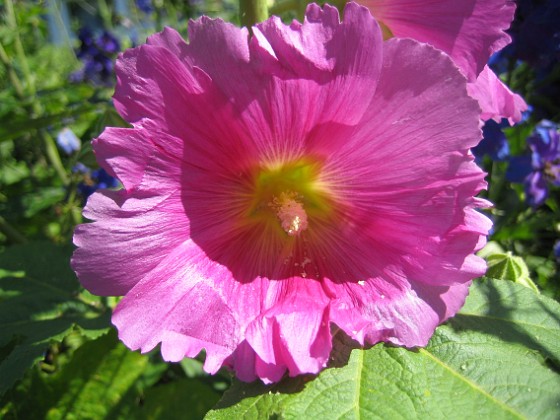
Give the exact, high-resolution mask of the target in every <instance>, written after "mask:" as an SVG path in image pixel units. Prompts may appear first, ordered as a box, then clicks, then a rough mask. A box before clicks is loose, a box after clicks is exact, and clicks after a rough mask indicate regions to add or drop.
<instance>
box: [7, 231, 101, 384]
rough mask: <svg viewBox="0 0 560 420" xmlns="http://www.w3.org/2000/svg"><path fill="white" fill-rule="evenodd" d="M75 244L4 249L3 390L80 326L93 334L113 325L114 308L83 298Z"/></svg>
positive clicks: (19, 246) (83, 331)
mask: <svg viewBox="0 0 560 420" xmlns="http://www.w3.org/2000/svg"><path fill="white" fill-rule="evenodd" d="M71 252H72V249H71V247H69V246H67V247H57V246H54V245H52V244H49V243H36V242H35V243H29V244H26V245H18V246H13V247H9V248H7V249H6V251H5V252H4V253H2V254H0V268H1V269H2V270H3V271H2V273H3V275H2V276H0V302H1V304H0V354H1V355H2V356H3V357H2V359H1V361H0V395H2V394H3V393H4V392H5V391H6V390H7V389H9V388H10V387H11V386H12V385H13V384H14V382H15V381H17V380H18V379H20V378H21V377H22V376H23V374H24V373H25V371H26V370H27V369H28V368H30V367H31V366H32V365H33V364H34V363H35V362H36V361H38V360H40V359H42V358H43V357H44V352H45V351H46V350H47V349H48V347H49V345H50V343H51V342H55V341H57V342H60V341H61V340H62V339H63V338H64V337H66V336H67V335H68V334H69V333H70V332H71V331H73V330H74V329H75V328H77V329H79V330H80V331H81V332H82V333H83V334H84V335H86V336H88V337H89V338H96V337H98V336H100V335H102V334H105V333H106V332H107V331H108V330H109V313H108V311H106V310H104V308H103V307H102V306H101V305H95V304H92V303H86V302H84V301H82V300H81V299H80V289H81V287H80V284H79V283H78V280H77V279H76V276H75V275H74V273H73V272H72V270H71V269H70V266H69V261H70V254H71Z"/></svg>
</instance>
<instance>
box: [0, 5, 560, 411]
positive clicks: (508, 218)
mask: <svg viewBox="0 0 560 420" xmlns="http://www.w3.org/2000/svg"><path fill="white" fill-rule="evenodd" d="M555 3H556V2H554V1H520V2H519V4H518V11H517V16H516V20H515V22H514V24H513V25H512V29H511V33H512V35H513V37H514V43H513V44H512V46H510V47H508V48H506V49H505V50H504V51H503V52H502V53H500V54H499V55H497V56H495V57H493V58H492V60H491V65H492V66H493V68H494V69H495V71H496V72H497V73H499V74H500V76H501V77H502V79H503V80H505V81H507V83H508V84H509V85H510V86H511V87H512V89H513V90H515V91H517V92H519V93H521V94H522V95H524V97H525V98H526V99H527V101H528V103H529V104H530V105H531V110H530V112H528V113H526V115H525V119H524V121H523V122H522V123H520V124H518V125H516V126H514V127H509V126H507V125H506V124H504V123H502V124H501V125H498V124H496V126H497V128H496V127H491V125H492V124H487V126H488V127H485V131H484V134H485V139H484V140H483V142H482V143H481V146H479V147H478V148H477V149H475V150H474V153H475V155H476V156H477V159H478V161H479V163H480V164H481V165H482V166H483V167H484V168H485V169H486V171H487V172H488V181H489V188H488V191H487V193H486V194H487V196H488V198H489V199H490V200H491V201H492V202H493V203H495V206H494V208H493V209H491V210H490V213H489V215H490V216H491V217H492V218H493V220H494V222H495V226H494V230H493V232H492V236H491V240H492V241H491V242H490V244H489V246H487V247H486V248H485V249H484V250H483V251H482V252H481V255H483V256H484V257H485V258H486V259H487V260H488V264H489V270H488V272H487V277H486V278H484V279H479V280H476V281H475V283H474V285H473V287H472V290H471V294H470V296H469V298H468V300H467V303H466V305H465V307H464V308H463V309H462V310H461V312H460V314H458V315H457V316H456V317H455V318H453V319H451V320H450V321H449V322H447V323H446V324H445V325H442V326H440V327H439V328H438V329H437V331H436V333H435V335H434V336H433V337H432V339H431V341H430V343H429V344H428V346H427V347H426V348H423V349H412V350H406V349H402V348H394V347H390V346H387V345H384V344H379V345H377V346H374V347H372V348H370V349H367V350H361V349H357V348H356V346H355V343H352V342H350V341H349V340H348V339H347V338H346V337H344V336H343V334H342V333H337V334H336V335H335V350H334V351H333V355H332V360H331V362H330V366H329V368H328V369H326V370H325V371H323V372H322V373H321V374H320V375H318V376H317V377H312V376H300V377H297V378H285V379H284V380H283V381H282V382H280V383H279V384H276V385H274V386H265V385H263V384H262V383H260V382H256V383H253V384H244V383H241V382H238V381H236V380H232V377H231V375H230V374H229V373H228V372H226V371H221V372H219V373H218V374H217V375H215V376H212V377H211V376H208V375H206V374H205V373H204V372H203V371H202V364H201V360H203V355H201V356H200V357H199V358H198V359H197V360H191V359H186V360H183V361H182V362H181V363H178V364H168V363H165V362H163V361H162V360H161V357H160V355H159V353H158V351H154V352H152V353H149V354H146V355H140V354H138V353H135V352H131V351H129V350H128V349H126V348H125V347H124V346H123V345H122V344H121V343H120V342H119V341H118V339H117V337H116V332H115V331H114V329H113V328H112V327H111V324H110V313H111V310H112V308H113V307H114V306H115V304H116V302H117V299H116V298H101V297H96V296H93V295H91V294H90V293H88V292H87V291H85V290H83V288H81V286H80V285H79V283H78V281H77V279H76V277H75V275H74V273H73V272H72V271H71V269H70V267H69V264H68V261H69V258H70V255H71V252H72V246H71V236H72V231H73V228H74V226H75V225H76V224H77V223H81V222H82V217H81V208H82V206H83V204H84V203H85V200H86V199H87V197H88V195H89V194H91V193H92V192H93V191H94V190H95V189H97V188H114V187H118V184H117V182H116V180H114V179H112V178H111V177H109V176H108V175H107V174H106V173H104V172H103V171H102V170H100V169H99V168H98V167H97V165H96V163H95V158H94V156H93V153H92V151H91V146H90V143H89V141H90V139H92V138H94V137H95V136H97V135H98V134H99V133H100V132H101V131H102V129H103V127H105V126H125V125H126V124H125V123H124V122H123V121H122V120H121V118H120V117H119V115H118V114H117V113H116V112H115V110H114V108H113V106H112V103H111V95H112V91H113V87H114V75H113V62H114V59H115V57H116V55H117V53H118V51H120V50H123V49H124V48H127V47H130V46H134V45H137V44H139V43H142V42H143V41H144V39H145V37H146V36H147V35H148V34H150V33H153V32H155V31H156V30H159V29H161V28H162V26H163V25H164V24H168V25H171V26H174V27H175V28H177V29H179V30H180V32H182V33H183V34H186V28H187V25H188V19H189V18H194V17H197V16H199V15H201V14H208V15H211V16H219V17H222V18H224V19H226V20H229V21H232V22H234V23H239V20H238V11H237V5H236V3H234V2H232V1H229V0H209V1H191V2H185V1H173V0H165V1H163V0H154V1H139V0H138V1H135V2H133V1H128V0H115V1H113V2H110V1H105V0H98V1H94V0H80V1H62V0H48V1H44V2H33V1H18V2H14V1H13V0H4V1H0V13H1V19H2V20H1V25H0V418H6V419H16V418H48V419H59V418H96V419H97V418H123V419H124V418H127V419H129V418H141V419H144V418H150V419H151V418H165V419H168V418H181V419H184V418H187V419H189V418H193V419H196V418H202V417H204V416H205V415H206V416H207V417H208V418H210V419H223V418H228V419H229V418H251V419H252V418H301V417H302V416H304V417H308V418H402V417H405V418H417V417H420V418H426V417H433V418H481V416H482V417H483V418H492V419H494V418H495V419H499V418H538V419H546V418H550V419H555V418H560V375H559V372H560V305H559V304H558V299H559V298H560V278H559V277H560V274H559V270H558V261H559V259H560V242H558V238H559V229H560V208H559V204H558V203H559V201H558V196H559V194H558V187H557V185H558V184H559V182H556V181H555V180H554V179H553V178H552V179H551V178H550V174H549V173H547V172H546V171H552V174H553V175H554V173H559V172H558V171H559V169H558V168H559V167H560V156H556V157H555V159H556V160H554V159H553V158H551V159H548V158H545V156H542V155H540V156H535V150H534V148H531V144H532V143H531V141H533V140H529V141H528V139H531V138H535V136H538V135H539V133H540V132H542V129H543V127H545V128H546V127H552V129H556V130H557V129H558V125H557V124H558V123H559V122H560V104H559V103H558V97H559V92H560V89H559V88H560V64H559V55H560V46H559V44H558V40H559V39H560V32H559V31H560V30H559V28H558V24H557V22H558V19H560V16H559V14H560V10H559V9H560V7H558V6H557V5H555ZM304 8H305V3H304V2H298V1H295V2H294V1H286V2H277V3H274V4H272V5H271V11H272V13H276V14H281V15H282V17H283V18H285V19H287V20H289V19H291V18H293V17H298V16H301V15H302V11H303V10H304ZM539 19H540V20H539ZM534 25H538V26H539V28H540V29H541V30H540V31H537V32H538V34H541V35H542V33H544V34H545V38H544V41H543V40H540V41H539V39H536V40H535V39H533V38H531V37H535V36H536V35H535V33H537V32H535V31H534V30H533V31H531V28H532V27H534ZM547 25H548V26H547ZM547 31H548V32H547ZM555 31H556V32H555ZM532 34H533V35H532ZM550 40H552V41H551V42H548V41H550ZM554 40H555V41H554ZM535 45H537V47H535ZM539 130H541V131H539ZM539 159H540V160H539ZM547 159H548V160H547ZM528 161H529V162H531V161H532V162H533V166H531V165H527V162H528ZM534 162H537V163H539V162H540V163H539V164H542V169H539V168H541V167H540V166H538V165H537V166H535V164H534ZM539 170H542V174H540V175H543V176H544V175H547V174H548V175H547V176H549V177H548V178H546V180H547V183H546V189H545V191H544V198H542V196H543V191H542V190H540V191H535V190H534V189H531V186H530V185H528V183H527V179H528V178H527V177H528V176H538V175H539V173H538V171H539ZM554 171H556V172H554ZM531 174H533V175H531ZM558 181H560V180H558ZM537 193H540V195H539V197H541V198H542V199H541V198H538V199H537V198H535V197H537V195H536V194H537Z"/></svg>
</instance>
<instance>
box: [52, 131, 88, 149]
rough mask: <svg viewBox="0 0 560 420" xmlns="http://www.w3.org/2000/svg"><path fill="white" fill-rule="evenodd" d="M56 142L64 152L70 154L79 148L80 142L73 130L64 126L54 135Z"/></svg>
mask: <svg viewBox="0 0 560 420" xmlns="http://www.w3.org/2000/svg"><path fill="white" fill-rule="evenodd" d="M56 144H58V147H60V148H61V149H62V150H63V151H64V153H66V154H67V155H71V154H72V153H74V152H75V151H77V150H79V149H80V146H81V144H82V143H81V142H80V139H79V138H78V137H77V136H76V135H75V134H74V132H73V131H72V130H71V129H69V128H68V127H66V128H63V129H62V130H61V131H60V132H59V133H58V135H57V136H56Z"/></svg>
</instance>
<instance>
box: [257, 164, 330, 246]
mask: <svg viewBox="0 0 560 420" xmlns="http://www.w3.org/2000/svg"><path fill="white" fill-rule="evenodd" d="M320 169H321V164H320V163H319V162H316V161H311V160H304V159H301V160H298V161H295V162H291V163H282V164H277V165H267V166H265V167H259V168H258V169H257V170H255V172H254V174H253V176H252V179H253V182H252V186H251V201H250V204H249V206H248V212H247V213H246V216H247V217H248V218H249V220H252V221H253V222H256V223H265V224H267V225H268V226H271V225H272V226H276V228H277V230H278V231H279V232H282V233H283V234H284V235H286V234H287V235H288V236H291V237H294V236H298V235H300V234H301V233H302V232H303V231H305V230H306V229H307V228H308V227H309V223H310V219H313V218H315V217H325V216H326V215H327V214H328V213H329V212H330V210H331V207H332V205H331V203H330V200H329V198H328V194H327V193H326V191H325V187H324V186H323V185H322V183H321V181H320Z"/></svg>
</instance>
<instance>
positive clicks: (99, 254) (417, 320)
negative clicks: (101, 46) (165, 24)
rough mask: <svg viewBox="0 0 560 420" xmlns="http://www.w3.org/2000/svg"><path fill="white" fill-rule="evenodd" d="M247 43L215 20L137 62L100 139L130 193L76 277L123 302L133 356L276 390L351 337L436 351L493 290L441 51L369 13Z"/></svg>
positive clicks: (88, 237)
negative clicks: (111, 124)
mask: <svg viewBox="0 0 560 420" xmlns="http://www.w3.org/2000/svg"><path fill="white" fill-rule="evenodd" d="M253 33H254V36H252V37H250V36H249V33H248V31H247V29H245V28H243V29H239V28H237V27H235V26H233V25H231V24H227V23H224V22H223V21H221V20H211V19H209V18H206V17H202V18H201V19H199V20H197V21H194V22H191V23H190V24H189V39H190V42H189V43H186V42H185V41H183V39H182V38H181V37H180V36H179V35H178V34H177V33H176V32H175V31H174V30H172V29H169V28H168V29H165V30H164V31H163V32H162V33H159V34H156V35H154V36H152V37H150V38H149V39H148V42H147V45H143V46H140V47H138V48H134V49H131V50H128V51H127V52H125V53H124V54H123V55H122V56H121V57H120V58H119V60H118V62H117V65H116V70H117V77H118V84H117V88H116V92H115V97H114V101H115V105H116V107H117V109H118V111H119V112H120V114H121V115H122V116H123V117H124V118H125V119H126V120H127V121H128V122H129V123H131V124H132V127H133V128H107V129H105V131H104V132H103V133H102V134H101V136H100V137H99V138H98V139H96V140H94V150H95V153H96V155H97V159H98V160H99V162H100V164H101V165H102V167H103V168H105V169H106V170H107V171H108V172H109V173H111V174H113V175H115V176H116V177H118V178H119V180H120V181H121V182H122V184H123V189H122V190H120V191H104V192H97V193H95V194H94V195H92V196H91V198H90V199H89V201H88V204H87V206H86V208H85V211H84V215H85V216H86V217H87V218H89V219H91V220H93V221H94V222H93V223H90V224H83V225H80V226H79V227H78V228H77V229H76V233H75V237H74V242H75V244H76V245H77V246H78V249H77V250H76V251H75V254H74V256H73V260H72V265H73V267H74V269H75V271H76V273H77V274H78V277H79V278H80V280H81V282H82V283H83V285H84V286H85V287H86V288H87V289H88V290H90V291H91V292H93V293H96V294H99V295H125V297H124V298H123V299H122V300H121V301H120V302H119V304H118V306H117V308H116V309H115V312H114V315H113V323H114V324H115V325H116V327H117V328H118V330H119V335H120V338H121V340H122V341H123V342H124V343H125V344H126V345H127V346H129V347H130V348H131V349H141V350H142V351H143V352H147V351H150V350H151V349H153V348H154V347H155V346H156V345H157V344H158V343H161V352H162V354H163V357H164V358H165V359H166V360H168V361H179V360H181V359H182V358H184V357H186V356H188V357H194V356H196V355H197V354H198V353H199V352H200V351H201V350H202V349H205V351H206V360H205V364H204V367H205V369H206V370H207V371H208V372H210V373H214V372H216V371H217V370H218V369H219V368H220V367H221V366H224V365H225V366H229V367H231V368H232V369H234V370H235V371H236V373H237V375H238V377H239V378H241V379H242V380H245V381H250V380H253V379H255V378H257V377H259V378H261V379H262V380H264V381H265V382H271V381H278V380H279V379H280V378H281V377H282V376H283V375H284V374H285V372H286V371H287V372H288V373H289V374H290V375H298V374H301V373H316V372H318V371H319V370H321V369H322V368H323V367H324V366H325V365H326V363H327V361H328V359H329V354H330V352H331V347H332V334H333V331H334V330H335V329H336V328H339V329H342V330H343V331H344V332H345V333H346V334H348V335H349V336H350V337H352V338H353V339H355V340H357V341H358V342H359V343H360V344H362V345H366V344H374V343H377V342H379V341H385V342H389V343H394V344H396V345H402V346H408V347H412V346H422V345H425V344H426V343H427V342H428V340H429V338H430V336H431V334H432V333H433V331H434V329H435V328H436V326H437V325H438V324H440V323H441V322H442V321H444V320H446V319H447V318H449V317H450V316H452V315H454V314H455V313H456V312H457V311H458V310H459V308H460V307H461V306H462V304H463V302H464V299H465V297H466V295H467V293H468V286H469V284H470V281H471V279H473V278H475V277H478V276H480V275H482V274H483V273H484V272H485V268H486V267H485V263H484V261H483V260H482V259H480V258H478V257H476V256H475V255H474V253H473V252H474V251H475V250H477V249H479V248H480V247H481V246H482V244H483V243H484V241H485V235H486V234H487V232H488V229H489V227H490V222H489V220H488V219H487V218H486V217H484V216H482V215H481V214H479V213H478V212H477V211H476V210H475V208H476V207H481V206H485V205H486V203H485V202H484V201H482V200H479V199H477V198H474V195H475V194H477V193H478V191H480V190H481V189H482V188H484V186H485V182H484V174H483V172H482V171H481V170H480V169H479V168H478V167H477V166H476V165H475V163H474V162H473V157H472V155H471V154H470V153H469V148H471V147H473V146H475V145H476V144H477V143H478V141H479V139H480V137H481V132H480V129H479V113H480V110H479V108H478V106H477V104H476V101H474V100H473V99H472V98H470V97H469V96H468V94H467V91H466V80H465V78H464V76H462V75H461V74H460V72H459V71H458V70H457V67H456V66H455V65H453V63H452V61H451V60H450V59H449V58H448V56H447V55H445V54H444V53H443V52H441V51H439V50H436V49H434V48H432V47H431V46H429V45H427V44H421V43H418V42H416V41H413V40H410V39H390V40H388V41H386V42H383V39H382V36H381V31H380V29H379V27H378V25H377V23H376V22H375V21H374V19H373V18H372V16H371V15H370V13H369V11H368V10H367V9H366V8H363V7H361V6H358V5H356V4H354V3H350V4H348V5H347V6H346V9H345V13H344V21H343V22H340V21H339V16H338V12H337V10H336V9H335V8H333V7H330V6H325V7H324V9H321V8H320V7H319V6H317V5H310V6H309V7H308V9H307V13H306V17H305V22H304V23H303V24H300V23H298V22H294V23H292V24H291V25H289V26H286V25H284V24H283V23H282V22H281V21H280V19H278V18H271V19H269V20H267V21H266V22H263V23H261V24H259V25H257V26H256V27H255V28H253Z"/></svg>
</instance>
